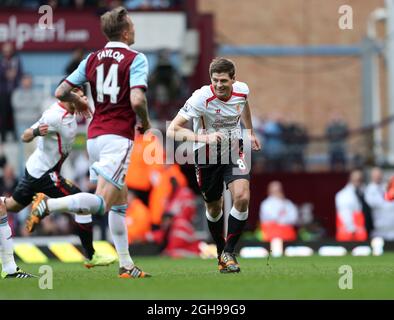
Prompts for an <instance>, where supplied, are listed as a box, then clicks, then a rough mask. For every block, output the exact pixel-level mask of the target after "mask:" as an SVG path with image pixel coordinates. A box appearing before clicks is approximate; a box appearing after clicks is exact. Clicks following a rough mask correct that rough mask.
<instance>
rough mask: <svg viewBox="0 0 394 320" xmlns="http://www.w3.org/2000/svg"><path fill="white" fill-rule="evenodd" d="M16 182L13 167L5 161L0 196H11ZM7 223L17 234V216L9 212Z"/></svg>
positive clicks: (0, 178) (0, 180) (0, 179)
mask: <svg viewBox="0 0 394 320" xmlns="http://www.w3.org/2000/svg"><path fill="white" fill-rule="evenodd" d="M17 184H18V179H17V178H16V175H15V171H14V168H13V167H12V166H11V165H10V164H8V163H5V164H4V168H3V174H2V176H0V196H5V197H9V196H11V195H12V193H13V191H14V189H15V187H16V185H17ZM8 213H12V212H8ZM8 223H9V224H10V227H11V229H12V230H13V231H14V233H16V234H18V229H19V228H18V226H19V224H18V216H16V215H13V214H9V215H8Z"/></svg>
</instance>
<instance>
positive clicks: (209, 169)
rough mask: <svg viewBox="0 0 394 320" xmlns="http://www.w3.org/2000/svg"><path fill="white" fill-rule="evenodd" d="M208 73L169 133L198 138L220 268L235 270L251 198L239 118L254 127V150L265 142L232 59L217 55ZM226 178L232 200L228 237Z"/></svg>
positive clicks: (201, 182)
mask: <svg viewBox="0 0 394 320" xmlns="http://www.w3.org/2000/svg"><path fill="white" fill-rule="evenodd" d="M209 74H210V77H211V85H209V86H208V85H207V86H203V87H202V88H201V89H199V90H196V91H195V92H194V93H193V95H192V96H191V97H190V98H189V99H188V100H187V101H186V103H185V105H184V106H183V108H182V109H181V110H180V111H179V113H178V115H177V116H176V117H175V118H174V120H173V121H172V122H171V124H170V126H169V128H168V130H167V135H168V136H169V137H172V138H175V140H177V141H185V140H187V141H192V142H194V147H193V150H194V153H195V167H196V176H197V182H198V185H199V188H200V190H201V193H202V195H203V197H204V200H205V205H206V216H207V221H208V227H209V231H210V233H211V235H212V238H213V240H214V241H215V243H216V245H217V253H218V267H219V271H220V272H222V273H233V272H239V271H240V270H241V269H240V267H239V264H238V262H237V260H236V258H235V254H234V249H235V245H236V243H237V242H238V240H239V238H240V236H241V233H242V230H243V227H244V226H245V224H246V221H247V218H248V207H249V198H250V189H249V169H248V168H247V164H246V162H245V159H244V151H243V140H242V131H241V126H240V120H242V122H243V124H244V126H245V128H246V129H248V130H250V131H249V133H250V134H249V138H250V142H251V147H252V150H255V151H258V150H260V148H261V146H260V142H259V141H258V139H257V138H256V136H255V135H254V132H253V127H252V120H251V112H250V108H249V104H248V100H247V98H248V94H249V88H248V86H247V84H246V83H243V82H240V81H236V80H235V66H234V63H233V62H232V61H231V60H229V59H225V58H217V59H214V60H213V61H212V63H211V65H210V67H209ZM189 120H193V131H192V130H189V129H186V128H184V126H185V125H186V123H187V122H188V121H189ZM229 158H230V159H229ZM226 160H227V161H226ZM228 160H230V161H228ZM223 182H224V183H225V184H226V186H227V188H228V189H229V190H230V192H231V197H232V201H233V207H232V208H231V211H230V215H229V218H228V232H227V237H226V239H225V238H224V236H223V231H224V230H223V226H224V218H223V210H222V209H223V195H222V193H223Z"/></svg>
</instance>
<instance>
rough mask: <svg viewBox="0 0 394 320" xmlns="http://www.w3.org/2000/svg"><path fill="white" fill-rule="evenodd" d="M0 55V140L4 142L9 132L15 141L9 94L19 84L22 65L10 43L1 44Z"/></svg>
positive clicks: (12, 112)
mask: <svg viewBox="0 0 394 320" xmlns="http://www.w3.org/2000/svg"><path fill="white" fill-rule="evenodd" d="M2 54H3V55H2V57H1V59H0V140H1V141H5V140H6V138H7V133H9V132H10V133H12V135H13V138H14V140H15V141H17V140H18V139H17V137H16V132H15V124H14V111H13V107H12V103H11V94H12V92H13V91H14V90H15V88H16V87H17V86H18V84H19V82H20V79H21V76H22V63H21V61H20V58H19V57H18V56H17V55H16V53H15V49H14V46H13V44H12V43H11V42H5V43H4V44H3V47H2Z"/></svg>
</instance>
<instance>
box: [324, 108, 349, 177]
mask: <svg viewBox="0 0 394 320" xmlns="http://www.w3.org/2000/svg"><path fill="white" fill-rule="evenodd" d="M348 135H349V128H348V125H347V123H346V122H345V120H344V119H343V117H342V116H341V115H340V114H334V115H333V116H332V118H331V121H330V122H329V123H328V124H327V128H326V136H327V139H328V155H329V159H330V167H331V170H333V171H341V170H345V169H346V164H347V159H346V158H347V150H346V138H347V137H348Z"/></svg>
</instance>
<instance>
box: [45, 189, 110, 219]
mask: <svg viewBox="0 0 394 320" xmlns="http://www.w3.org/2000/svg"><path fill="white" fill-rule="evenodd" d="M47 204H48V210H49V211H50V212H51V213H56V212H75V213H79V214H89V213H90V214H99V215H103V214H104V211H105V203H104V199H103V198H102V197H101V196H98V195H95V194H91V193H87V192H81V193H77V194H73V195H71V196H66V197H63V198H57V199H48V200H47Z"/></svg>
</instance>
